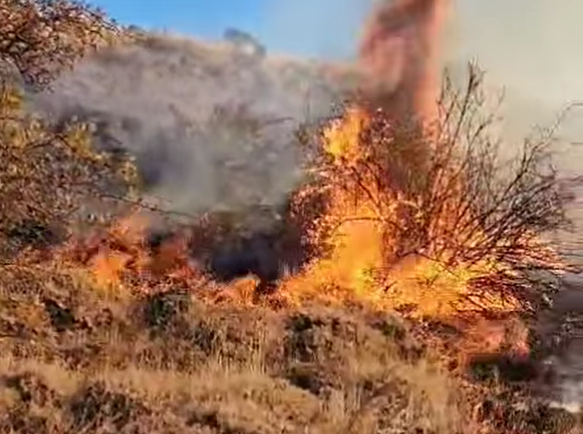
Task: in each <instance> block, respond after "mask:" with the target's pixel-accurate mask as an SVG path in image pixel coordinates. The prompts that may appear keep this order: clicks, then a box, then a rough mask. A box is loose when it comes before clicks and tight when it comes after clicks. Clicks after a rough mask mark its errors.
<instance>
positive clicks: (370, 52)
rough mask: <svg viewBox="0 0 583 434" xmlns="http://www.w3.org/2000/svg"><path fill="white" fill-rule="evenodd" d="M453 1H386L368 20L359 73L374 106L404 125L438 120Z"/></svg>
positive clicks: (362, 42)
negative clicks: (443, 56) (443, 39)
mask: <svg viewBox="0 0 583 434" xmlns="http://www.w3.org/2000/svg"><path fill="white" fill-rule="evenodd" d="M449 9H450V0H394V1H389V0H384V1H382V2H381V3H380V4H379V5H378V6H377V7H376V10H375V11H374V13H373V14H372V15H371V17H370V19H369V20H368V22H367V24H366V26H365V28H364V32H363V35H362V39H361V43H360V49H359V67H360V69H361V70H362V72H363V73H364V74H365V75H366V76H367V79H368V82H369V83H370V85H369V86H368V89H367V94H368V96H369V97H371V98H372V99H373V102H374V103H375V104H376V105H377V106H380V107H382V108H383V110H385V111H387V112H388V113H389V114H390V115H391V116H394V117H395V118H396V119H398V121H399V122H400V123H403V122H404V121H407V122H409V121H411V120H412V119H413V118H415V119H417V120H418V121H419V122H421V123H431V122H432V121H433V120H434V119H435V118H436V116H437V105H436V101H437V98H438V96H439V85H440V83H439V77H440V58H441V50H440V49H441V46H442V43H441V36H442V32H443V30H444V26H445V24H446V20H447V17H448V12H449Z"/></svg>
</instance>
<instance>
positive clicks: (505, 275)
mask: <svg viewBox="0 0 583 434" xmlns="http://www.w3.org/2000/svg"><path fill="white" fill-rule="evenodd" d="M482 82H483V75H482V74H481V72H480V71H479V70H478V69H477V68H476V67H475V66H473V65H470V68H469V78H468V82H467V85H466V86H465V89H464V90H463V91H462V90H459V89H458V88H456V86H454V84H453V82H452V81H451V80H449V79H448V78H446V79H445V81H444V86H443V92H442V97H441V100H440V104H439V106H440V114H441V116H440V121H439V122H437V123H435V124H434V125H432V126H431V127H430V128H426V129H423V130H421V129H420V128H419V127H416V126H413V127H408V126H407V127H406V126H404V125H400V124H395V123H394V122H393V119H391V118H390V117H389V116H388V115H387V114H385V113H384V112H383V111H381V110H379V111H376V112H369V111H364V110H360V109H359V108H354V107H348V108H347V110H346V111H345V112H344V114H343V116H342V117H341V118H340V119H338V120H337V121H336V122H335V123H334V122H333V124H332V127H331V128H327V129H325V130H324V134H323V137H322V138H321V143H322V144H323V146H321V148H320V153H319V156H318V158H317V161H316V163H315V165H314V166H315V167H314V172H315V173H316V175H317V176H316V179H315V181H314V182H313V183H312V184H311V185H310V186H308V187H307V188H306V189H304V191H303V193H304V194H302V195H298V200H297V204H296V205H295V209H296V210H299V214H298V219H299V220H309V221H310V222H311V223H309V224H308V226H309V233H308V239H309V241H310V242H312V243H313V244H315V245H316V246H318V249H319V251H320V252H322V251H327V250H328V251H330V249H333V248H334V245H335V243H337V242H338V240H337V237H336V234H338V233H339V230H340V228H341V227H343V226H346V225H350V224H351V223H354V222H357V221H370V222H371V223H372V224H375V225H377V226H378V227H379V228H380V229H379V230H380V231H381V233H382V235H381V237H382V238H383V241H382V246H383V247H382V250H383V252H382V255H383V261H382V262H383V264H382V267H383V269H384V270H385V272H381V274H382V275H386V274H387V272H388V270H390V269H391V268H392V267H394V266H395V265H396V264H398V263H400V262H402V261H403V260H404V259H405V258H410V257H419V258H424V259H425V260H430V261H434V262H436V263H439V264H441V266H443V267H445V269H449V270H452V272H453V271H454V270H456V269H457V270H459V269H460V268H459V267H460V266H461V267H462V268H464V269H472V268H479V269H480V273H478V275H479V276H481V277H484V276H487V278H486V277H484V279H485V280H484V279H481V278H480V279H477V280H476V281H475V282H476V284H477V283H478V282H481V283H482V284H486V286H488V287H492V286H493V284H494V283H495V284H496V287H498V288H499V289H500V290H501V291H502V292H503V293H508V295H510V294H512V295H513V296H518V298H519V299H520V300H521V301H523V302H524V303H525V305H528V306H532V305H530V303H529V302H530V301H532V300H533V299H532V298H531V297H530V296H531V295H533V294H532V292H531V291H530V290H531V289H532V285H531V284H532V282H533V279H534V277H535V275H536V276H537V277H538V276H540V273H538V272H551V273H556V272H558V271H560V270H563V269H565V267H566V266H565V264H564V263H563V262H562V261H561V259H560V258H559V255H558V254H557V252H556V249H555V248H554V246H552V245H551V244H549V243H548V242H545V241H544V239H545V238H544V237H545V236H546V235H547V234H549V233H551V232H553V231H556V230H559V229H565V228H567V227H568V224H569V221H568V219H567V217H566V214H565V207H566V205H567V203H568V201H569V200H570V199H571V197H570V196H569V195H568V194H565V193H566V191H565V188H564V186H565V185H566V181H568V183H578V182H580V179H569V180H562V179H560V177H559V175H558V173H557V171H556V169H555V168H554V166H553V161H552V156H553V154H552V144H553V133H554V130H555V128H551V129H548V130H544V131H542V133H541V134H539V136H538V137H536V138H529V139H527V140H526V141H525V142H524V144H523V146H522V149H521V150H520V151H519V153H518V155H517V156H515V157H513V158H503V157H502V153H501V152H500V149H499V146H498V142H497V141H496V140H495V138H493V137H492V135H491V132H492V126H493V124H494V121H495V114H485V113H486V111H485V110H484V109H485V105H486V101H485V98H484V95H483V93H482V91H481V89H482V87H481V86H482ZM315 198H316V202H317V203H318V204H319V206H320V208H321V210H320V212H319V216H318V217H316V219H315V220H313V218H314V216H313V215H312V214H313V213H310V212H307V211H306V210H308V211H309V210H312V211H313V210H314V205H313V203H311V202H314V200H315ZM306 203H308V204H309V206H306ZM302 213H303V214H302ZM527 282H528V284H527ZM478 286H479V285H478ZM527 290H528V292H529V293H528V294H527V293H526V292H525V291H527ZM538 295H540V294H538Z"/></svg>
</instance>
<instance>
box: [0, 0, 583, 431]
mask: <svg viewBox="0 0 583 434" xmlns="http://www.w3.org/2000/svg"><path fill="white" fill-rule="evenodd" d="M0 14H1V15H0V19H1V20H2V22H5V21H6V22H8V21H9V22H11V23H14V25H13V26H9V27H8V26H6V27H3V28H2V29H0V50H1V51H0V54H1V55H2V58H3V60H6V61H8V62H10V63H11V64H13V65H14V66H15V67H16V68H17V69H18V70H19V71H20V72H21V73H22V75H23V77H24V78H25V79H26V81H27V82H29V84H31V85H34V86H40V87H43V86H46V85H48V84H49V83H50V79H52V78H54V76H55V74H56V73H58V72H59V71H60V70H61V69H62V67H68V66H71V65H72V64H73V62H74V61H75V60H76V59H77V58H78V57H79V56H81V55H82V54H84V53H85V52H86V51H87V50H88V49H89V48H90V47H97V46H99V45H100V44H102V43H103V44H106V43H112V42H113V41H118V40H120V39H116V38H118V36H117V33H118V31H117V30H116V28H115V26H114V25H113V24H112V23H110V22H109V21H108V20H107V19H106V18H105V17H103V16H101V15H98V14H96V13H95V12H93V11H92V10H91V9H89V8H87V7H86V6H83V5H78V4H73V3H68V2H51V1H24V2H22V1H12V0H0ZM8 17H10V19H9V20H8ZM16 39H18V40H16ZM479 82H480V77H479V74H477V73H476V72H475V71H473V73H472V74H471V79H470V84H469V86H468V88H467V90H466V93H462V94H456V92H455V90H454V89H453V88H451V87H448V86H446V87H445V91H446V92H445V93H444V95H445V96H448V97H449V99H447V100H445V99H444V101H443V104H442V106H443V107H445V108H446V110H445V113H446V117H445V118H446V122H445V123H443V125H442V126H441V129H439V130H438V134H434V135H432V136H431V137H432V140H431V141H430V142H429V143H428V142H427V140H426V139H427V135H425V134H421V133H420V132H419V131H407V132H405V131H401V130H399V129H397V128H395V126H394V125H391V123H390V122H389V121H388V120H387V118H386V116H383V114H382V113H374V114H370V113H368V112H363V111H360V110H359V109H358V108H353V107H348V108H347V109H346V110H345V111H344V113H343V115H342V117H340V118H339V119H337V120H336V121H335V122H332V123H331V124H329V125H327V126H326V127H325V128H324V130H323V131H324V134H323V137H321V138H320V140H318V142H317V143H316V144H315V145H316V146H315V147H313V148H310V152H312V153H313V152H316V154H317V155H318V156H319V158H317V159H316V163H315V164H314V165H313V166H312V169H314V182H313V183H311V184H309V185H308V186H306V187H304V188H302V189H300V190H299V191H298V192H296V194H295V195H294V197H293V198H292V200H291V201H290V202H291V205H292V206H291V209H290V210H288V211H291V212H290V213H289V214H287V215H285V216H284V217H285V218H284V220H283V221H282V222H281V225H282V226H283V232H284V234H283V235H286V236H287V238H286V237H285V236H282V237H279V235H281V234H279V235H278V237H279V240H278V241H279V242H280V245H278V246H276V247H275V248H274V249H275V250H274V254H281V253H282V251H287V252H288V253H289V250H290V246H293V249H299V248H300V247H301V250H302V251H301V253H302V255H303V256H304V257H303V258H302V260H303V264H302V265H303V268H302V269H301V270H295V272H294V273H293V274H291V275H288V276H284V277H283V278H282V279H281V281H280V282H278V286H277V287H276V288H275V289H277V291H276V292H275V293H274V294H270V295H265V294H257V293H254V289H255V287H254V281H253V279H250V278H243V279H240V280H238V281H235V282H230V283H219V282H217V281H216V280H214V279H212V276H209V275H208V273H207V272H206V270H205V262H204V261H203V260H200V258H194V259H199V260H198V262H196V263H194V264H193V263H192V259H193V257H192V256H193V255H194V253H193V252H192V251H191V249H193V248H196V249H198V250H199V251H200V250H203V251H204V250H205V249H207V247H208V248H210V247H212V246H211V245H212V244H217V243H219V244H221V243H225V242H226V239H227V238H232V237H233V236H235V237H236V234H235V235H233V234H232V233H231V232H238V229H237V230H234V229H233V228H234V227H235V225H234V223H233V222H231V221H226V220H225V219H223V218H222V217H221V216H220V215H218V214H216V215H214V216H213V215H211V216H210V218H209V216H203V217H202V218H201V219H200V221H197V222H196V223H192V222H191V223H190V227H189V228H188V231H186V233H185V232H184V231H180V232H177V233H176V234H174V236H171V237H169V238H168V241H167V242H162V243H161V244H160V245H158V246H157V247H155V246H153V245H152V244H151V243H149V242H148V241H147V239H146V237H145V233H144V228H143V227H142V226H140V222H141V221H140V220H139V219H137V218H136V217H135V216H132V217H131V218H129V219H126V220H123V219H121V218H120V219H117V220H115V221H114V222H113V223H112V222H108V223H109V224H108V225H107V226H106V228H105V230H103V228H101V227H100V225H99V226H98V225H97V224H96V222H91V221H83V222H82V223H83V224H84V231H85V232H83V233H81V234H80V235H79V234H78V233H76V234H72V229H73V228H74V227H77V226H78V223H79V220H80V217H82V216H83V213H82V212H80V211H84V207H86V206H87V204H88V203H92V202H93V201H96V202H99V201H100V200H101V198H104V197H111V196H112V195H115V196H118V199H120V201H119V202H120V203H122V204H124V203H132V202H133V201H134V199H135V198H134V197H133V196H132V194H134V193H135V192H134V189H133V187H134V185H135V183H136V179H135V171H134V169H133V165H132V164H131V161H129V160H127V159H126V158H120V156H119V155H112V154H107V153H103V154H100V153H96V152H95V151H94V150H93V148H92V146H91V135H90V132H89V131H88V130H87V128H86V127H85V126H84V125H82V124H78V123H69V124H67V125H60V126H59V128H55V127H54V126H51V125H49V124H47V123H45V122H43V121H42V120H39V119H36V118H33V117H32V116H31V115H29V114H27V113H26V112H24V110H23V108H22V104H21V95H20V94H19V93H18V92H17V91H16V90H15V89H13V88H12V87H11V85H10V83H9V82H8V81H3V82H2V88H1V92H2V94H1V99H0V115H1V116H2V117H1V119H0V121H1V123H0V161H1V163H0V185H1V186H2V193H1V197H0V199H1V206H0V217H1V224H0V229H1V231H2V240H1V242H2V245H3V251H2V254H3V257H2V264H1V268H0V432H2V433H4V432H5V433H31V432H38V433H47V434H65V433H67V434H68V433H144V434H146V433H249V434H251V433H266V434H267V433H282V432H286V433H296V432H297V433H300V432H313V433H322V434H328V433H434V434H439V433H444V434H445V433H517V434H518V433H520V434H526V433H567V432H575V431H573V430H574V429H576V425H577V423H578V420H577V418H576V417H575V416H573V415H567V414H565V413H564V412H562V411H560V410H552V409H550V408H549V407H548V406H546V405H545V404H544V403H542V402H541V401H539V400H537V399H536V398H534V397H533V396H532V395H531V394H530V393H529V383H528V381H530V380H532V379H533V378H536V376H537V375H538V372H537V369H536V366H535V364H534V362H531V361H529V360H527V359H526V358H525V354H524V352H522V353H520V354H519V355H520V356H522V357H521V358H520V359H516V360H515V359H513V358H512V357H513V356H516V351H514V350H516V344H522V343H524V342H523V340H524V336H522V335H520V336H519V335H517V334H514V335H513V334H512V333H510V332H509V331H508V329H510V328H512V327H513V326H512V324H517V327H518V328H519V329H520V330H524V323H523V322H522V321H523V319H522V315H523V314H526V313H536V312H537V309H540V302H539V301H540V300H541V299H542V297H541V296H542V292H541V289H540V287H537V286H535V285H533V278H534V276H533V273H534V272H538V274H540V272H541V271H543V272H545V273H550V274H551V275H553V274H555V273H557V272H560V271H561V270H562V269H564V268H565V265H564V264H562V263H561V261H560V260H559V258H558V256H557V255H556V254H555V253H554V250H553V249H552V246H550V245H547V244H545V243H544V242H543V241H542V238H541V236H542V235H544V233H545V232H547V231H552V230H554V229H557V228H559V227H562V225H563V224H564V223H566V220H565V218H564V215H563V206H564V204H565V200H566V198H565V197H564V196H563V192H562V190H561V188H560V186H561V185H562V184H561V183H560V182H559V181H560V180H559V179H558V178H557V176H556V173H554V172H553V171H552V170H550V171H549V170H548V169H552V166H551V165H549V161H550V160H548V156H549V154H548V151H549V142H548V140H547V138H543V139H542V140H540V141H537V142H532V143H528V144H527V146H526V147H525V148H524V151H523V153H522V154H521V157H520V158H519V159H517V160H512V162H513V163H516V164H515V165H514V166H513V165H508V164H504V162H499V161H497V152H496V148H495V146H493V142H492V141H491V140H490V138H489V137H488V136H487V135H486V133H487V132H488V126H489V125H490V122H491V119H490V118H485V119H484V118H480V117H479V116H480V112H479V106H480V94H479ZM230 113H231V114H234V116H235V117H236V119H235V121H245V124H244V125H243V126H242V127H241V128H243V129H244V130H245V131H247V132H248V133H249V134H256V133H257V129H258V125H256V124H255V120H253V119H251V120H249V119H247V118H246V116H247V115H248V114H247V113H245V112H244V111H239V112H238V111H237V110H234V111H232V112H230ZM224 120H225V119H223V121H224ZM227 121H228V119H227ZM231 121H233V120H232V119H231ZM306 137H311V136H310V135H307V136H306V135H300V136H299V138H300V141H304V142H305V139H306ZM436 137H437V138H436ZM412 155H415V156H418V157H420V158H419V159H411V158H410V157H411V156H412ZM112 191H113V192H114V193H115V194H112ZM104 204H105V205H107V206H109V202H107V201H106V202H105V203H100V205H104ZM220 222H222V223H220ZM363 222H364V223H365V224H364V225H363V224H362V223H363ZM235 223H236V222H235ZM55 226H58V227H60V228H61V229H62V231H63V235H64V236H63V239H50V240H47V239H46V236H47V234H49V233H52V231H54V230H55ZM87 226H92V227H89V228H87ZM146 229H147V228H146ZM229 231H231V232H229ZM290 233H291V235H290ZM39 237H42V238H44V239H43V240H42V241H43V242H42V243H39V242H38V240H39ZM355 242H356V244H355ZM298 243H299V244H298ZM203 253H204V252H203ZM282 258H283V257H282ZM411 258H413V259H412V260H411ZM252 271H253V270H252ZM254 271H255V273H256V274H261V273H259V272H258V270H254ZM259 271H261V270H259ZM407 274H408V275H409V279H407V278H405V275H407ZM259 277H262V276H259ZM278 277H279V276H278ZM389 280H393V281H395V282H396V284H395V283H394V282H393V283H391V282H389ZM395 285H396V286H395ZM468 288H470V289H471V290H472V291H474V292H475V293H477V294H478V296H479V297H480V300H481V306H480V308H479V309H477V308H476V307H475V304H476V301H475V299H472V300H471V302H470V301H468V300H470V299H471V298H472V296H473V294H468V293H465V292H463V291H464V290H467V289H468ZM399 291H400V293H399ZM346 294H350V296H346ZM258 295H259V297H258ZM448 297H450V298H448ZM451 297H453V299H452V298H451ZM435 300H437V301H438V303H437V304H435V303H433V302H434V301H435ZM332 301H333V302H334V303H332ZM428 301H431V302H432V303H433V304H431V303H428ZM440 301H441V302H443V303H442V304H439V302H440ZM456 303H457V304H456ZM429 304H431V306H429ZM428 306H429V307H428ZM436 306H437V307H436ZM444 306H446V307H444ZM452 306H453V307H452ZM389 311H391V312H393V313H390V314H389V313H387V312H389ZM398 312H400V313H398ZM414 313H416V314H414ZM500 313H502V314H504V315H506V316H504V315H502V316H500V315H499V314H500ZM509 314H510V315H514V322H512V321H511V320H510V319H509V318H508V315H509ZM407 317H408V318H407ZM491 317H495V318H494V319H492V318H491ZM453 319H455V321H453ZM452 321H453V323H452ZM455 326H457V327H458V328H457V329H455ZM495 327H498V329H496V328H495ZM521 327H522V328H521ZM501 329H503V330H502V331H500V330H501ZM515 331H516V330H515ZM492 336H495V337H500V339H499V341H497V342H495V343H493V344H491V343H487V346H486V348H484V345H483V342H482V341H484V340H485V338H488V339H490V338H491V337H492ZM488 339H486V340H488ZM509 339H510V340H512V339H515V340H516V341H515V342H512V341H510V342H508V340H509ZM518 339H521V340H520V341H519V340H518ZM503 341H504V342H503ZM471 343H475V344H477V347H476V348H470V347H468V345H470V344H471ZM490 344H491V345H490ZM507 344H508V345H507ZM449 345H457V346H458V347H457V350H456V352H457V353H464V356H465V355H469V356H476V355H481V354H479V353H480V352H486V353H487V354H486V355H487V356H489V357H490V358H491V360H493V361H494V362H495V363H490V359H489V360H487V361H484V360H481V364H479V365H475V364H471V363H465V364H464V363H461V364H459V362H460V360H456V361H457V362H458V365H457V366H456V367H455V368H456V369H452V365H451V364H448V363H450V362H452V361H453V360H454V359H455V358H454V357H452V354H451V347H450V351H449V352H447V351H443V350H445V349H447V347H448V346H449ZM488 345H489V346H488ZM505 345H507V346H509V348H506V347H505ZM522 349H524V348H522ZM442 351H443V352H442ZM513 351H514V352H513ZM444 361H445V362H446V363H444ZM501 361H502V362H501ZM466 362H467V360H466ZM470 368H472V369H470ZM470 374H474V375H470Z"/></svg>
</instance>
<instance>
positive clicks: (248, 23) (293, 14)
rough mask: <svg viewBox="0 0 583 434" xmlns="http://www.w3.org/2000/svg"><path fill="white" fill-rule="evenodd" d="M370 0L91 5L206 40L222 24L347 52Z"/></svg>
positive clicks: (280, 46)
mask: <svg viewBox="0 0 583 434" xmlns="http://www.w3.org/2000/svg"><path fill="white" fill-rule="evenodd" d="M373 1H374V0H166V1H163V2H161V1H158V0H156V1H154V0H98V1H96V2H93V4H94V5H96V6H99V7H102V8H103V9H104V10H105V11H106V12H107V13H108V14H109V15H110V16H111V17H113V18H115V19H116V20H117V21H118V22H120V23H122V24H135V25H138V26H141V27H144V28H147V29H152V28H155V29H164V28H166V29H168V30H172V31H175V32H178V33H184V34H192V35H195V36H197V37H201V38H205V39H220V38H221V37H222V34H223V31H224V30H225V29H226V28H227V27H236V28H238V29H241V30H245V31H248V32H250V33H251V34H253V35H254V36H256V37H257V38H258V39H259V40H261V41H262V42H263V43H264V44H265V45H267V47H268V48H270V49H273V50H274V51H278V52H286V53H293V54H299V55H306V56H317V57H346V56H349V55H350V54H351V53H352V51H353V48H354V44H355V42H356V36H357V31H358V27H359V23H360V22H361V21H362V19H363V18H364V16H365V14H366V12H367V11H368V9H369V6H370V4H371V3H372V2H373ZM332 14H333V15H334V18H333V19H332V16H331V15H332ZM325 29H326V30H325Z"/></svg>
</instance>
